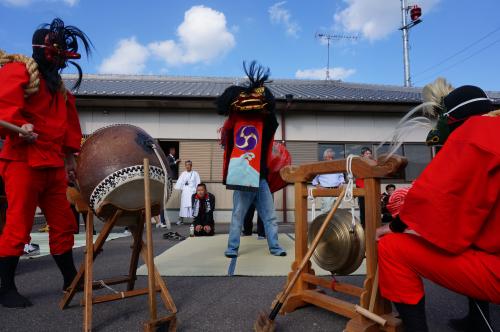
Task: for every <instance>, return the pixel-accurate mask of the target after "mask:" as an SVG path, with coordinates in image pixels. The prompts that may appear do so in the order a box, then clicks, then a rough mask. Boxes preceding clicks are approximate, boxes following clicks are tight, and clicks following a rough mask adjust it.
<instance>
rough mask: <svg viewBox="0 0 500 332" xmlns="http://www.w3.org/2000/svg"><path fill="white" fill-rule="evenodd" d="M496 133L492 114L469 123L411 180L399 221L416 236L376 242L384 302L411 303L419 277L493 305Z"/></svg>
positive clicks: (498, 188) (498, 169)
mask: <svg viewBox="0 0 500 332" xmlns="http://www.w3.org/2000/svg"><path fill="white" fill-rule="evenodd" d="M499 131H500V118H499V117H488V116H476V117H472V118H470V119H469V120H467V121H466V122H465V123H464V124H463V125H462V126H461V127H459V128H458V129H457V130H455V131H454V132H453V133H452V135H451V136H450V137H449V138H448V140H447V142H446V144H445V145H444V146H443V148H442V149H441V151H440V152H439V153H438V154H437V156H436V158H434V159H433V160H432V162H431V163H430V164H429V165H428V166H427V168H426V169H425V170H424V172H423V173H422V174H421V175H420V177H419V178H418V179H417V180H416V181H415V183H414V184H413V187H412V188H411V189H410V190H409V192H408V195H407V196H406V199H405V202H404V205H403V208H402V210H401V213H400V218H401V220H403V221H404V223H405V224H406V225H408V228H409V229H412V230H414V231H416V232H417V233H418V234H420V237H417V236H415V235H411V234H390V235H387V236H384V237H383V238H382V239H381V240H380V241H379V266H380V267H379V270H380V291H381V293H382V295H383V296H384V297H385V298H387V299H389V300H391V301H394V302H402V303H408V304H415V303H417V302H418V301H419V300H420V299H421V298H422V297H423V295H424V289H423V284H422V280H421V277H424V278H426V279H429V280H432V281H434V282H436V283H437V284H440V285H442V286H444V287H446V288H448V289H451V290H454V291H455V292H457V293H461V294H464V295H467V296H470V297H472V298H475V299H481V300H486V301H488V302H493V303H500V241H499V234H500V201H499V200H500V144H498V136H497V135H498V132H499ZM451 165H456V166H457V167H452V166H451ZM396 249H397V250H396ZM395 286H397V287H395Z"/></svg>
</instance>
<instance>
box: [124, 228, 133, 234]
mask: <svg viewBox="0 0 500 332" xmlns="http://www.w3.org/2000/svg"><path fill="white" fill-rule="evenodd" d="M123 234H124V235H130V234H132V233H130V231H129V230H128V229H126V230H124V231H123Z"/></svg>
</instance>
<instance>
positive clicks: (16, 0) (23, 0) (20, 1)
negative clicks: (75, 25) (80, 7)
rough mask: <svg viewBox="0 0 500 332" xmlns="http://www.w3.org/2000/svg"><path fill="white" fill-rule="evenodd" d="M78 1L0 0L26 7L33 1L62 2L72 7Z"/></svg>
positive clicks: (45, 0) (6, 3)
mask: <svg viewBox="0 0 500 332" xmlns="http://www.w3.org/2000/svg"><path fill="white" fill-rule="evenodd" d="M78 1H79V0H0V3H1V4H4V5H9V6H16V7H26V6H28V5H31V4H33V3H34V2H63V3H65V4H66V5H68V6H70V7H73V6H75V5H76V4H77V3H78Z"/></svg>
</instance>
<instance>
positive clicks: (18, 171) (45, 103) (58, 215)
mask: <svg viewBox="0 0 500 332" xmlns="http://www.w3.org/2000/svg"><path fill="white" fill-rule="evenodd" d="M28 82H29V76H28V72H27V70H26V66H25V65H24V64H23V63H19V62H14V63H9V64H6V65H4V66H3V67H2V68H0V119H1V120H5V121H7V122H10V123H13V124H15V125H18V126H21V125H23V124H26V123H31V124H33V125H34V132H35V133H37V134H38V138H37V140H36V141H35V142H34V143H28V142H26V141H24V140H23V139H21V138H20V137H19V135H18V134H17V133H12V132H11V131H8V130H6V129H3V128H1V129H0V135H1V136H6V141H5V144H4V147H3V149H2V152H1V153H0V174H1V175H2V177H3V178H4V181H5V191H6V195H7V202H8V209H7V218H6V219H7V223H6V225H5V228H4V230H3V233H2V234H1V235H0V257H5V256H20V255H22V253H23V248H24V244H25V243H29V242H30V231H31V228H32V226H33V219H34V215H35V210H36V207H37V206H39V207H40V208H41V209H42V212H43V213H44V215H45V218H46V220H47V223H48V225H49V227H50V231H49V244H50V251H51V254H53V255H60V254H63V253H65V252H67V251H68V250H70V249H71V248H72V247H73V241H74V236H73V233H74V231H75V230H76V222H75V219H74V216H73V213H72V212H71V209H70V205H69V202H68V201H67V199H66V187H67V178H66V171H65V167H64V156H65V154H66V153H73V152H77V151H79V149H80V141H81V129H80V122H79V120H78V114H77V112H76V108H75V98H74V96H73V95H71V94H70V93H69V92H67V94H66V98H65V96H64V94H63V93H62V92H60V91H58V92H57V93H55V94H53V95H52V94H51V93H50V91H49V90H48V88H47V85H46V83H45V80H44V79H43V78H40V87H39V91H38V92H37V93H35V94H34V95H31V96H30V97H29V98H27V99H26V98H25V97H24V88H23V87H24V86H25V85H26V84H27V83H28Z"/></svg>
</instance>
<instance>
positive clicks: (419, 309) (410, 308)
mask: <svg viewBox="0 0 500 332" xmlns="http://www.w3.org/2000/svg"><path fill="white" fill-rule="evenodd" d="M394 306H395V307H396V309H397V310H398V312H399V316H400V317H401V319H402V320H403V326H404V327H405V331H406V332H428V331H429V328H428V327H427V318H426V315H425V297H422V299H421V300H420V301H419V302H418V303H417V304H405V303H396V302H394Z"/></svg>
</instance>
